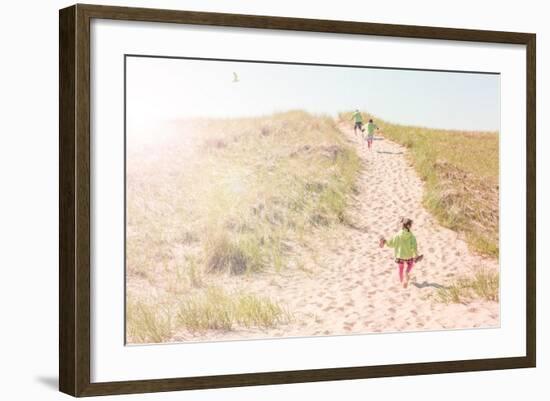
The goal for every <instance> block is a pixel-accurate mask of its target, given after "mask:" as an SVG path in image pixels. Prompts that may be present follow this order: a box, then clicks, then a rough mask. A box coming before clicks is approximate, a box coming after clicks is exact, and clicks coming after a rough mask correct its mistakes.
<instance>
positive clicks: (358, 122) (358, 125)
mask: <svg viewBox="0 0 550 401" xmlns="http://www.w3.org/2000/svg"><path fill="white" fill-rule="evenodd" d="M351 119H352V120H354V121H355V125H354V126H353V133H354V134H355V135H357V129H359V131H361V132H363V131H364V129H363V116H362V115H361V112H360V111H359V110H355V111H354V112H353V113H352V115H351Z"/></svg>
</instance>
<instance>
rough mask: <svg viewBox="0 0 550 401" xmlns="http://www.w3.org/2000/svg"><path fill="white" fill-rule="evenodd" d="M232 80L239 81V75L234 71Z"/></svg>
mask: <svg viewBox="0 0 550 401" xmlns="http://www.w3.org/2000/svg"><path fill="white" fill-rule="evenodd" d="M233 82H239V76H238V75H237V73H236V72H234V73H233Z"/></svg>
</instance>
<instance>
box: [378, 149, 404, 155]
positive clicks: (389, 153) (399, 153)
mask: <svg viewBox="0 0 550 401" xmlns="http://www.w3.org/2000/svg"><path fill="white" fill-rule="evenodd" d="M376 153H383V154H386V155H402V154H403V152H385V151H384V152H381V151H379V150H377V151H376Z"/></svg>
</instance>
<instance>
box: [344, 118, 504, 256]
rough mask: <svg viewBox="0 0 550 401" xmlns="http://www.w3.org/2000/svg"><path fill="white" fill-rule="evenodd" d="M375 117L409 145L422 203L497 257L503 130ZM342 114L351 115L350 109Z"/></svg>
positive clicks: (383, 130) (389, 135)
mask: <svg viewBox="0 0 550 401" xmlns="http://www.w3.org/2000/svg"><path fill="white" fill-rule="evenodd" d="M363 116H365V117H367V118H373V119H374V121H375V123H376V124H377V125H378V126H379V127H380V132H381V133H382V135H383V136H384V137H386V138H388V139H390V140H392V141H395V142H397V143H399V144H401V145H404V146H405V147H407V148H408V155H409V157H410V159H411V161H412V163H413V165H414V167H415V169H416V171H417V172H418V174H419V175H420V177H421V178H422V179H423V180H424V181H425V183H426V187H425V193H424V205H425V206H426V208H427V209H428V210H430V211H431V212H432V213H433V214H434V215H435V216H436V218H437V219H438V220H439V222H440V223H441V224H443V225H444V226H446V227H449V228H451V229H453V230H456V231H458V232H459V233H462V234H463V235H465V237H466V240H467V242H468V244H469V245H470V246H471V247H472V249H474V250H475V251H478V252H481V253H483V254H486V255H491V256H494V257H498V252H499V136H498V133H497V132H464V131H448V130H438V129H430V128H423V127H414V126H404V125H398V124H391V123H389V122H386V121H383V120H380V119H378V118H376V116H371V115H369V114H368V113H363ZM340 117H341V118H343V119H346V120H349V119H350V117H351V113H343V114H341V115H340Z"/></svg>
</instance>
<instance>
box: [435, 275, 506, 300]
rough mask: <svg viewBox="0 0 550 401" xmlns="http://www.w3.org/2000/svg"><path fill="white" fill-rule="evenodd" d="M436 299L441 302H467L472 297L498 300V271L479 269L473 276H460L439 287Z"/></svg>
mask: <svg viewBox="0 0 550 401" xmlns="http://www.w3.org/2000/svg"><path fill="white" fill-rule="evenodd" d="M435 297H436V300H437V301H439V302H443V303H446V304H448V303H467V302H468V301H470V300H472V299H483V300H486V301H495V302H498V300H499V274H498V272H493V271H487V270H479V271H477V272H476V273H475V275H474V276H473V277H462V278H459V279H457V280H455V281H454V282H453V283H452V284H451V285H450V286H447V287H443V288H439V289H438V290H437V292H436V294H435Z"/></svg>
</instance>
